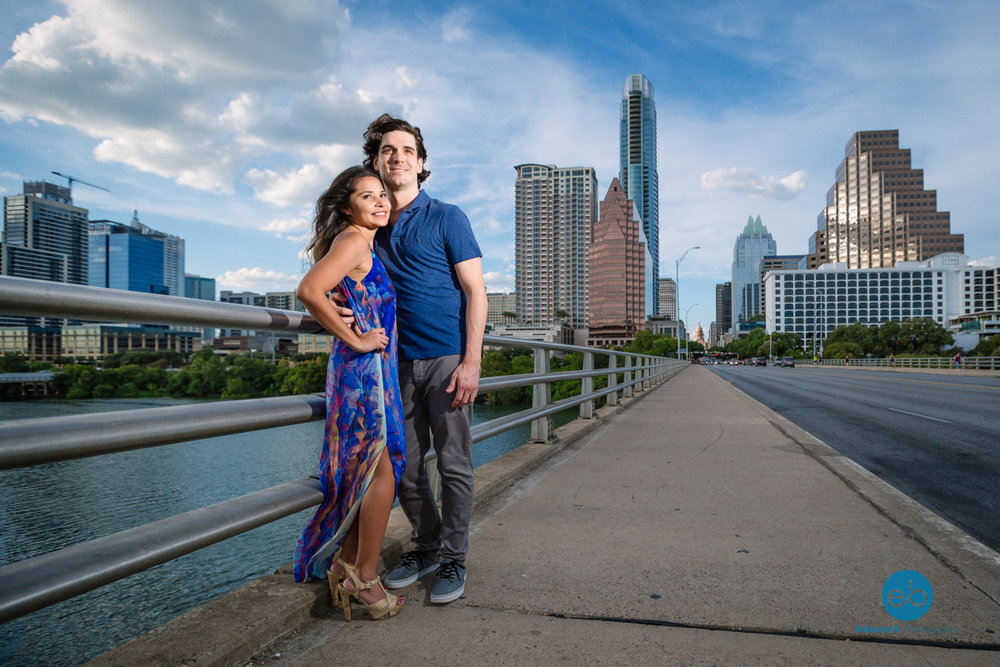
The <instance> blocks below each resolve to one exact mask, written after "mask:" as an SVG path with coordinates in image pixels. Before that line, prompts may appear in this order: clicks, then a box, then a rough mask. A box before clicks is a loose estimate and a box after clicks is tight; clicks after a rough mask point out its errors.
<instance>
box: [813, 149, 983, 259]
mask: <svg viewBox="0 0 1000 667" xmlns="http://www.w3.org/2000/svg"><path fill="white" fill-rule="evenodd" d="M836 179H837V180H836V183H835V184H834V185H833V187H831V188H830V190H829V192H827V196H826V199H827V201H826V207H825V208H824V209H823V211H821V212H820V214H819V216H818V218H817V225H816V228H817V232H816V233H815V234H814V235H813V237H812V238H811V239H810V242H809V247H810V254H814V255H815V258H814V259H812V260H811V263H812V264H813V265H816V266H819V265H821V264H824V263H843V264H845V265H846V266H847V268H849V269H865V268H886V267H892V266H894V265H895V264H896V263H898V262H914V261H922V260H925V259H928V258H930V257H933V256H936V255H939V254H942V253H951V252H957V253H964V252H965V237H964V236H963V235H962V234H952V233H951V214H950V213H948V212H945V211H938V210H937V192H936V191H934V190H926V189H924V172H923V169H913V168H912V166H911V162H910V149H908V148H900V147H899V130H876V131H870V132H855V133H854V135H853V136H852V137H851V139H850V140H849V141H848V142H847V146H846V147H845V149H844V159H843V160H842V161H841V163H840V165H839V166H838V167H837V173H836Z"/></svg>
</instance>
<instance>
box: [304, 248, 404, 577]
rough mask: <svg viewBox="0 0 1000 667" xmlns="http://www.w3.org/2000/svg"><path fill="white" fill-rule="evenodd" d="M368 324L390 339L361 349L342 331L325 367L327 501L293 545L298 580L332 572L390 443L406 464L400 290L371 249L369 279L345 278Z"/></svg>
mask: <svg viewBox="0 0 1000 667" xmlns="http://www.w3.org/2000/svg"><path fill="white" fill-rule="evenodd" d="M340 286H341V289H342V290H343V292H344V294H345V295H346V296H347V300H348V302H349V304H350V307H351V309H352V310H353V311H354V318H355V326H356V327H357V328H358V329H359V330H360V331H362V332H364V331H368V330H370V329H372V328H375V327H384V328H385V332H386V335H387V336H388V338H389V344H388V345H387V346H386V348H385V349H384V350H382V351H381V352H367V353H364V354H362V353H359V352H355V351H354V350H352V349H351V348H350V347H348V346H347V344H346V343H344V342H343V341H341V340H340V339H336V340H335V341H334V343H333V347H332V348H331V350H330V362H329V364H328V365H327V370H326V430H325V433H324V435H323V452H322V454H321V456H320V462H319V480H320V483H321V485H322V487H323V502H322V503H321V504H320V506H319V508H318V509H317V510H316V514H315V515H314V516H313V518H312V519H311V520H310V521H309V523H308V524H306V527H305V529H303V531H302V534H301V535H300V536H299V539H298V542H297V543H296V545H295V557H294V559H293V573H294V575H295V581H309V580H311V579H323V578H326V571H327V570H328V569H329V568H330V564H331V562H332V560H333V556H334V555H335V554H336V553H337V551H338V550H339V549H340V545H341V544H342V543H343V541H344V538H345V537H346V536H347V531H348V530H349V529H350V527H351V524H352V523H353V522H354V520H355V519H356V518H357V514H358V510H359V508H360V507H361V499H362V498H363V497H364V494H365V491H366V490H367V488H368V485H369V483H370V482H371V480H372V476H373V475H374V474H375V465H376V464H377V463H378V460H379V457H380V456H381V454H382V450H383V449H388V452H389V460H390V461H391V462H392V468H393V472H394V473H395V476H396V484H397V486H398V484H399V478H400V476H401V475H402V474H403V468H405V467H406V442H405V431H404V430H403V406H402V403H401V400H400V394H399V376H398V371H397V368H398V364H397V360H396V343H397V335H396V291H395V290H394V289H393V287H392V283H391V282H390V281H389V275H388V274H387V273H386V271H385V267H384V266H383V265H382V262H381V261H379V259H378V257H377V256H376V255H375V253H372V268H371V271H369V272H368V275H367V276H365V277H364V279H363V280H361V281H359V282H355V281H354V280H352V279H351V278H348V277H346V276H345V277H344V279H343V280H342V281H341V283H340Z"/></svg>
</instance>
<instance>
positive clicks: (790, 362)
mask: <svg viewBox="0 0 1000 667" xmlns="http://www.w3.org/2000/svg"><path fill="white" fill-rule="evenodd" d="M781 367H782V368H795V357H783V358H782V359H781Z"/></svg>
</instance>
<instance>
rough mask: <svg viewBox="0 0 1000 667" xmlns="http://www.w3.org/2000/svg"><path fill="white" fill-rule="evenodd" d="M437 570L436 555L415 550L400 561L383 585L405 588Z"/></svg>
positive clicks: (407, 553) (408, 552)
mask: <svg viewBox="0 0 1000 667" xmlns="http://www.w3.org/2000/svg"><path fill="white" fill-rule="evenodd" d="M436 569H438V562H437V556H436V555H434V554H431V553H430V552H427V551H417V550H415V549H414V550H413V551H407V552H406V553H405V554H403V557H402V558H400V559H399V565H398V566H397V567H396V569H395V570H393V571H392V572H390V573H389V574H387V575H386V577H385V579H384V580H383V582H382V583H384V584H385V587H386V588H403V587H405V586H409V585H410V584H412V583H413V582H415V581H416V580H417V579H419V578H420V577H422V576H424V575H425V574H427V573H428V572H433V571H434V570H436Z"/></svg>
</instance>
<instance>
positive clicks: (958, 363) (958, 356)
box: [952, 352, 962, 370]
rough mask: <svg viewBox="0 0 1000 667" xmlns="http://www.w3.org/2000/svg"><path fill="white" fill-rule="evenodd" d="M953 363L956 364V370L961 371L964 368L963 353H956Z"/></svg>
mask: <svg viewBox="0 0 1000 667" xmlns="http://www.w3.org/2000/svg"><path fill="white" fill-rule="evenodd" d="M952 361H954V362H955V369H956V370H957V369H959V368H961V367H962V353H961V352H956V353H955V358H954V359H952Z"/></svg>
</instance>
